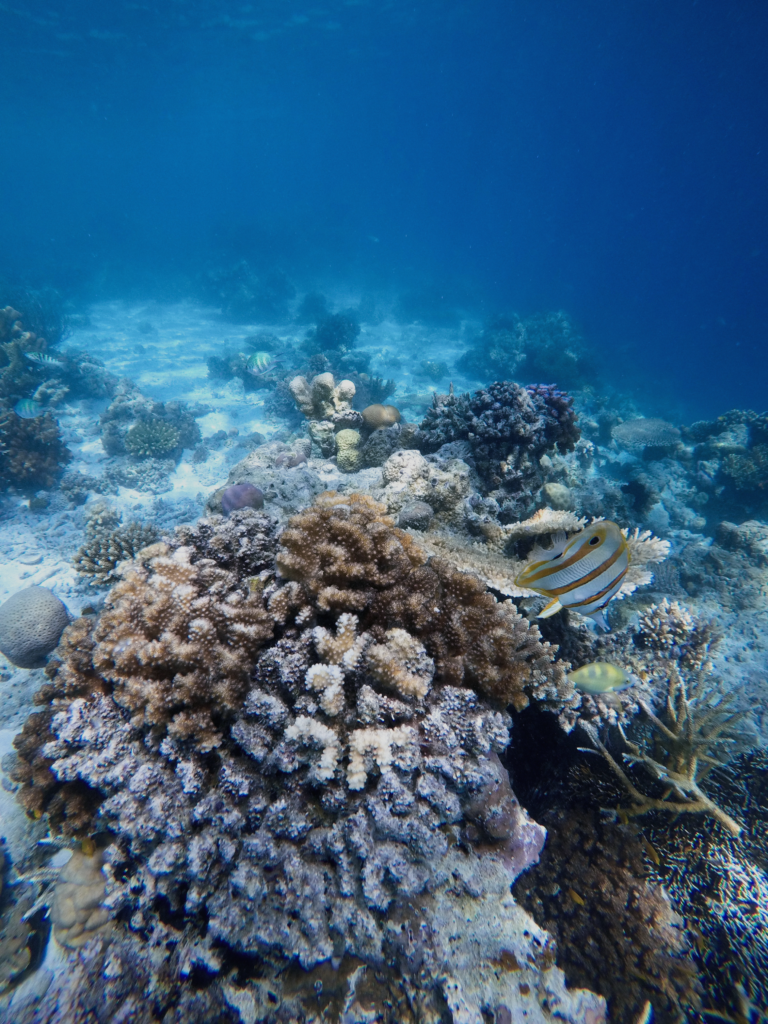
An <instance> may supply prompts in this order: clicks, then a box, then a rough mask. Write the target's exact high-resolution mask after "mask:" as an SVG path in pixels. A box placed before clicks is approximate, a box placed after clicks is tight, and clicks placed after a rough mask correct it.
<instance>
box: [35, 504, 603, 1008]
mask: <svg viewBox="0 0 768 1024" xmlns="http://www.w3.org/2000/svg"><path fill="white" fill-rule="evenodd" d="M275 547H276V541H275V529H274V524H273V523H272V522H271V521H270V520H269V519H268V518H267V517H266V516H265V515H264V514H263V513H259V512H255V511H252V510H241V511H236V512H233V513H232V514H231V515H230V516H229V517H228V518H226V519H224V518H222V517H213V518H212V519H209V520H206V519H203V520H201V521H200V522H199V523H198V524H197V525H196V526H195V527H184V528H179V529H178V530H177V533H176V536H175V537H174V538H171V539H169V541H168V542H167V543H165V544H163V545H156V548H155V552H154V553H146V552H145V555H144V563H143V564H138V563H134V564H133V565H131V566H129V567H128V568H127V569H126V570H125V572H124V576H123V580H122V581H121V582H120V583H119V584H118V585H117V586H116V587H115V588H114V589H113V591H112V592H111V594H110V595H109V597H108V600H107V606H106V610H105V611H104V612H102V614H101V615H100V617H99V618H98V619H97V620H96V622H95V623H94V622H90V623H87V622H85V621H84V620H78V621H77V622H76V623H74V624H73V626H71V627H70V628H69V630H68V631H67V632H66V633H65V635H64V638H63V640H62V644H61V645H60V647H59V651H58V655H57V662H56V665H55V666H53V667H51V669H50V670H49V675H50V677H51V682H50V684H49V686H48V687H47V688H45V689H44V691H43V692H42V693H41V694H40V695H39V697H38V702H39V703H40V704H41V705H43V706H44V708H45V710H44V711H43V712H42V713H41V714H42V716H43V721H44V725H45V728H44V729H43V728H41V721H40V719H39V718H38V719H36V720H35V721H33V722H31V723H27V727H25V731H24V733H23V734H22V737H20V739H19V740H18V741H17V744H16V746H17V750H18V753H19V768H18V770H17V776H18V778H19V781H21V782H22V783H23V785H22V789H21V796H22V799H23V800H24V802H25V805H26V806H27V807H28V808H32V807H37V808H38V809H40V810H45V811H47V812H48V813H49V814H50V815H51V823H52V826H54V827H64V828H65V830H70V831H72V830H76V829H78V828H79V829H84V830H86V831H94V830H100V831H102V830H105V831H108V832H110V833H111V836H112V840H113V841H112V845H111V846H110V847H109V848H108V849H107V850H106V851H105V858H106V861H107V864H108V869H107V873H108V878H107V890H106V891H107V895H106V899H105V901H104V904H103V905H104V907H105V908H106V911H107V912H108V913H109V914H110V915H115V914H119V915H120V917H121V918H122V919H123V920H125V921H127V922H129V926H130V928H131V929H132V930H134V931H135V932H137V933H138V934H140V935H143V936H145V937H148V938H147V941H148V942H149V943H153V942H155V941H159V938H160V937H161V936H163V935H164V929H165V925H164V924H163V921H162V920H161V916H162V917H166V918H167V915H168V914H170V915H171V917H172V918H173V920H174V922H175V934H176V942H175V944H174V945H175V947H176V953H175V954H174V956H177V957H178V958H179V960H180V962H182V963H184V962H186V963H187V964H188V965H189V966H188V968H187V974H189V973H190V972H191V971H192V969H193V965H194V964H195V963H197V964H199V965H200V967H201V968H203V967H204V969H205V971H206V972H207V974H208V975H209V976H210V977H211V978H212V979H215V983H213V984H209V985H208V986H207V989H208V992H209V998H210V999H211V1000H213V1001H214V1002H213V1003H212V1004H211V1005H215V1000H216V999H217V998H218V994H220V993H222V992H223V993H224V994H225V997H226V999H227V1001H230V1000H235V999H236V1000H237V1001H238V1005H251V1006H253V1007H254V1010H253V1012H252V1014H251V1016H250V1018H249V1019H253V1020H258V1019H270V1018H269V1017H268V1016H267V1015H266V1013H264V1014H262V1015H261V1016H260V1015H259V1013H260V1011H259V1010H257V1009H256V1007H257V1006H258V1005H259V1003H258V1002H257V1000H258V999H259V998H260V995H259V993H260V992H261V991H262V990H261V989H260V984H261V982H260V981H259V980H258V979H259V977H261V978H262V979H264V978H276V977H277V975H282V976H283V979H284V980H283V982H282V983H281V984H284V983H285V971H286V968H287V967H288V966H289V965H290V963H291V962H292V961H297V962H298V963H299V964H301V965H302V967H303V968H304V969H305V970H307V971H313V970H317V971H319V970H322V965H323V963H324V962H326V961H328V960H330V959H331V958H334V959H333V962H334V963H339V962H340V961H341V962H343V961H344V958H345V957H346V958H357V963H358V964H360V966H361V967H362V966H363V965H366V964H367V965H370V967H371V968H372V969H375V970H376V971H377V972H378V973H377V976H378V975H382V976H383V977H384V978H389V979H390V980H389V981H388V982H387V984H389V985H391V986H392V987H393V988H394V989H398V987H402V986H405V988H404V990H401V994H400V995H399V996H398V999H397V1006H398V1007H399V1006H400V1005H401V1002H402V995H403V993H404V992H407V993H409V996H408V1000H409V1002H410V1005H411V1006H412V1007H414V1006H417V1007H419V1009H418V1010H412V1011H409V1015H404V1014H403V1013H402V1012H401V1011H399V1010H398V1011H396V1010H392V1011H391V1012H390V1011H388V1010H386V1009H385V1004H384V1005H381V1006H380V1008H379V1012H380V1015H381V1019H382V1020H387V1021H391V1022H392V1024H394V1022H395V1021H396V1020H399V1021H410V1020H414V1021H415V1020H416V1019H425V1018H426V1019H430V1018H431V1019H435V1020H437V1019H440V1015H441V1014H443V1015H444V1014H445V1006H446V1005H447V1006H448V1007H449V1013H450V1019H451V1020H453V1021H455V1022H459V1021H461V1020H474V1019H477V1020H480V1019H482V1014H483V1013H485V1014H486V1015H487V1014H496V1015H497V1016H498V1014H499V1013H501V1008H504V1009H505V1012H507V1013H508V1014H512V1013H515V1014H519V1013H522V1012H525V1013H526V1016H527V1017H528V1018H529V1019H532V1020H535V1021H542V1022H543V1021H549V1020H552V1019H554V1017H556V1018H557V1019H561V1020H566V1021H573V1022H574V1024H576V1022H579V1024H580V1022H585V1024H586V1021H588V1020H591V1021H601V1020H602V1019H603V1018H604V1004H603V1002H602V1001H601V1000H600V999H599V998H597V997H594V996H592V995H591V994H590V993H586V992H581V991H572V990H571V991H568V990H566V988H565V985H564V979H563V976H562V973H561V972H560V971H559V970H558V969H557V968H556V967H555V966H554V957H553V955H552V952H551V950H550V949H549V947H548V938H547V936H546V934H545V933H544V932H542V931H541V930H540V929H538V928H537V927H536V926H535V925H534V924H533V922H532V921H531V920H530V918H528V917H527V916H526V915H525V914H524V913H523V912H522V911H520V909H519V908H517V907H516V906H515V904H514V901H513V900H512V898H511V896H510V893H509V884H510V880H511V879H513V878H514V877H515V876H516V875H517V874H518V873H519V871H520V870H522V869H524V868H525V867H526V866H528V865H529V864H530V863H531V862H532V861H534V860H535V859H536V857H537V856H538V854H539V852H540V850H541V845H542V841H543V831H542V830H541V829H540V828H539V827H538V826H536V825H535V824H534V823H533V822H531V821H530V819H529V818H528V817H527V815H526V814H525V812H524V811H523V810H522V808H521V807H520V806H519V804H518V803H517V801H516V800H515V798H514V794H513V793H512V791H511V788H510V785H509V780H508V778H507V775H506V772H505V771H504V769H503V768H502V766H501V764H500V762H499V760H498V756H497V755H498V754H499V753H501V752H503V751H504V749H505V748H506V746H507V744H508V742H509V726H510V719H509V717H508V715H507V714H506V712H505V711H504V710H503V707H504V704H505V703H506V702H507V701H508V700H512V701H513V702H514V703H515V704H516V705H517V706H524V704H526V703H527V702H528V700H529V699H530V697H532V696H536V697H539V698H540V699H548V700H550V701H555V702H556V701H558V700H560V701H562V700H563V695H562V693H561V692H560V691H561V690H563V689H564V685H565V684H564V673H563V671H562V666H559V665H558V664H556V663H553V654H554V651H553V650H551V649H550V648H549V647H548V646H547V645H545V644H542V643H541V642H540V640H539V638H538V632H537V631H536V629H535V628H531V627H529V626H528V624H527V623H526V622H525V620H523V619H521V617H520V616H518V615H517V614H516V613H515V611H514V609H513V608H512V607H511V606H510V605H508V604H504V605H500V604H497V602H496V601H495V600H494V599H493V598H492V597H491V596H490V595H488V594H487V593H486V592H485V589H484V587H483V586H482V584H480V583H479V581H477V580H476V579H475V578H473V577H470V576H466V575H463V574H460V573H457V572H456V571H455V570H454V569H452V567H450V566H449V565H447V564H442V563H439V562H436V561H435V560H433V561H432V563H430V564H429V565H427V564H425V561H426V559H425V556H424V555H423V554H422V553H421V552H420V551H419V550H418V549H417V548H416V547H415V545H414V544H413V542H412V541H411V540H410V538H409V537H408V536H407V535H406V534H404V533H402V532H401V531H399V530H397V529H396V528H395V527H394V525H393V524H392V521H391V520H390V519H389V518H388V517H386V516H385V515H384V510H383V509H382V507H381V506H379V505H377V504H376V503H375V502H373V501H372V500H371V499H370V498H366V497H364V496H361V495H352V496H349V497H347V498H343V497H341V496H338V495H333V494H329V495H325V496H323V497H322V498H321V499H320V500H319V501H318V502H317V503H316V504H315V505H314V506H313V507H312V508H310V509H308V510H307V511H305V512H304V513H301V514H299V515H298V516H295V517H294V518H293V519H292V520H291V522H290V523H289V526H288V528H287V529H286V530H284V531H283V533H282V535H281V538H280V548H279V550H278V552H277V557H276V559H275ZM275 567H276V568H277V569H278V572H279V574H278V575H276V574H275ZM472 685H476V686H477V687H478V688H480V689H481V690H483V691H484V692H485V693H486V694H488V697H489V698H490V699H486V698H485V697H483V696H481V695H479V694H478V693H477V692H475V690H474V689H472V688H470V687H471V686H472ZM46 772H47V779H46V778H45V773H46ZM73 786H81V787H83V788H84V790H85V793H86V795H90V799H91V803H90V809H91V815H92V817H91V818H90V819H88V818H86V817H85V815H84V814H83V815H81V817H80V818H79V819H78V820H77V821H75V818H74V816H70V817H67V816H66V794H65V791H66V789H67V787H73ZM163 907H165V908H166V910H164V911H163V910H161V908H163ZM159 911H160V913H159ZM468 922H471V927H468ZM153 937H154V938H153ZM116 941H117V942H118V947H117V948H120V947H119V944H120V943H121V942H122V941H124V940H122V939H120V937H119V936H118V938H117V939H116ZM94 948H95V947H93V946H92V945H89V946H88V947H87V950H93V949H94ZM152 948H154V947H152ZM233 953H234V954H246V955H247V956H248V957H251V958H253V957H255V956H258V958H259V962H260V963H261V964H262V966H261V967H260V969H259V971H258V972H255V976H254V978H253V981H252V982H251V981H250V980H249V977H248V975H249V970H248V968H247V965H246V962H245V961H243V962H242V971H241V977H240V980H239V984H238V991H239V995H238V994H237V993H236V992H235V990H234V989H232V987H231V986H232V981H231V980H228V976H229V972H230V971H231V970H232V969H233V968H236V964H237V961H236V960H234V961H233V959H232V954H233ZM93 955H94V954H93V953H92V952H91V953H86V954H85V959H81V961H80V962H81V964H85V963H86V962H87V961H88V957H90V956H93ZM504 957H506V958H507V960H506V961H505V960H504ZM150 958H151V949H150V948H146V954H145V964H144V966H145V968H146V962H147V961H148V960H149V959H150ZM361 961H362V964H361ZM497 961H499V962H502V963H507V961H508V963H509V965H510V966H509V967H505V968H504V969H503V970H499V967H498V963H497ZM353 962H354V961H353ZM139 976H142V977H143V976H144V974H140V975H139ZM219 976H220V978H219ZM270 984H271V982H270ZM140 987H141V986H140ZM182 987H183V985H182ZM79 991H81V987H80V989H79ZM184 991H185V992H186V993H187V995H188V989H185V990H184ZM314 995H315V998H316V996H317V989H316V988H315V992H314ZM358 996H359V997H360V998H362V995H360V994H358V993H357V990H356V988H355V987H354V985H353V986H352V988H351V997H354V998H358ZM354 998H351V1000H350V1005H351V1004H352V1002H354ZM243 1000H244V1001H245V1002H243ZM289 1005H290V1002H289ZM411 1013H413V1016H411V1015H410V1014H411ZM188 1019H194V1018H193V1017H190V1018H188ZM446 1019H449V1018H446ZM510 1019H511V1018H510Z"/></svg>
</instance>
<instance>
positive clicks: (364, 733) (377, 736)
mask: <svg viewBox="0 0 768 1024" xmlns="http://www.w3.org/2000/svg"><path fill="white" fill-rule="evenodd" d="M415 737H416V734H415V731H414V730H413V729H411V728H410V727H409V726H406V725H402V726H398V728H396V729H356V730H355V731H354V732H353V733H351V735H350V737H349V764H348V765H347V785H348V786H349V788H350V789H354V790H357V789H363V787H364V786H365V780H366V778H367V777H368V771H369V769H368V767H367V766H366V754H372V755H373V761H374V762H375V764H376V765H378V767H379V769H380V771H382V772H385V771H387V769H389V768H391V766H392V759H393V756H394V755H393V753H392V748H393V747H408V746H411V745H413V744H414V743H415Z"/></svg>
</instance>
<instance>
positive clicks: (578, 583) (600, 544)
mask: <svg viewBox="0 0 768 1024" xmlns="http://www.w3.org/2000/svg"><path fill="white" fill-rule="evenodd" d="M533 558H534V561H532V562H530V563H529V564H528V565H527V566H526V567H525V568H524V569H523V571H522V572H521V573H520V575H519V576H518V577H517V579H516V580H515V583H516V584H517V585H518V586H519V587H525V588H526V589H527V590H534V591H536V593H537V594H542V595H543V596H544V597H548V598H550V602H549V604H548V605H547V606H546V607H545V608H544V609H543V610H542V611H541V612H539V614H538V616H537V617H538V618H540V619H546V618H549V616H550V615H554V614H555V613H556V612H559V611H560V609H561V608H573V609H574V610H575V611H577V612H581V614H582V615H590V616H591V617H592V618H593V619H594V620H595V622H597V623H598V625H599V626H601V627H602V628H603V629H608V628H609V627H608V622H607V620H606V618H605V608H606V606H607V604H608V602H609V601H610V600H611V599H612V598H614V597H616V595H617V594H618V592H619V590H621V584H622V582H623V581H624V577H625V576H626V574H627V570H628V569H629V547H628V546H627V540H626V537H625V536H624V534H623V533H622V532H621V530H620V529H619V527H618V526H617V525H616V523H612V522H610V520H605V521H603V522H600V523H593V524H592V525H591V526H588V527H587V528H586V529H585V530H582V531H581V532H580V533H577V534H576V535H575V536H573V537H571V538H570V539H569V538H568V537H566V536H565V534H560V535H559V536H558V537H556V538H555V543H554V547H552V548H551V549H550V550H548V551H544V550H542V549H541V548H537V549H536V550H535V551H534V553H533Z"/></svg>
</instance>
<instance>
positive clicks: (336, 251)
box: [0, 0, 768, 418]
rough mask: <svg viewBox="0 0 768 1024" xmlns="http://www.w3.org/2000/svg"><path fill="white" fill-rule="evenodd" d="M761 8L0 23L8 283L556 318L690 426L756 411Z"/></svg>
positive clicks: (1, 252) (1, 244)
mask: <svg viewBox="0 0 768 1024" xmlns="http://www.w3.org/2000/svg"><path fill="white" fill-rule="evenodd" d="M766 42H768V9H767V8H766V6H765V5H764V4H762V3H760V2H754V0H741V2H739V3H738V4H724V3H722V2H718V0H707V2H698V3H697V2H682V0H673V2H671V3H663V4H662V3H648V2H647V0H642V2H628V0H625V2H622V3H618V4H617V3H615V2H603V0H598V2H587V0H584V2H579V3H566V2H551V0H531V2H528V0H516V2H515V3H509V2H484V0H474V2H471V3H455V2H450V0H440V2H434V3H433V2H424V0H421V2H416V3H413V2H412V3H405V2H397V0H395V2H391V3H358V2H344V3H339V2H336V0H330V2H322V3H318V4H310V3H304V4H301V3H285V2H276V0H275V2H259V3H251V4H248V3H226V2H214V0H207V2H194V3H175V2H163V3H144V4H141V3H114V4H104V3H95V2H68V3H66V4H64V3H60V2H59V3H48V2H42V0H17V2H16V3H14V4H4V5H2V7H1V8H0V54H1V56H2V68H3V72H2V83H3V84H2V90H1V92H0V124H1V125H2V137H3V140H4V141H3V154H4V155H3V159H2V161H0V210H1V211H2V214H1V216H0V273H2V274H3V275H4V276H6V277H10V278H14V279H19V278H20V279H23V280H25V281H26V282H27V283H31V284H34V285H40V284H48V285H54V286H57V287H59V288H60V289H61V290H62V291H63V293H64V294H66V295H68V296H70V297H79V298H80V299H81V300H83V301H85V300H92V299H103V298H113V297H128V296H131V295H138V296H140V297H142V298H143V297H147V296H149V295H154V296H160V297H163V296H167V297H173V298H176V297H187V296H189V295H190V293H192V294H193V293H194V290H195V280H196V274H197V273H198V272H199V269H200V267H201V266H204V265H208V264H210V263H212V262H214V263H215V262H216V261H217V260H218V261H222V260H223V261H226V260H229V261H230V262H231V261H232V260H236V259H239V258H247V259H248V260H249V261H250V262H251V263H252V265H254V266H256V267H258V268H260V269H262V270H270V269H274V268H278V269H279V270H280V271H281V272H283V273H285V274H286V275H287V276H288V278H289V279H290V280H291V281H292V282H293V283H294V285H295V286H296V287H297V288H298V289H299V291H301V290H303V289H306V288H308V287H313V286H318V285H319V286H321V287H339V286H344V287H347V286H348V287H352V288H355V287H358V288H368V289H373V290H376V291H379V292H382V291H386V290H389V291H391V292H392V293H398V292H402V291H406V290H410V291H411V292H413V291H414V290H416V291H418V292H419V293H420V296H421V298H420V299H419V302H420V303H421V305H420V307H419V312H420V313H421V315H422V316H427V317H428V316H429V315H433V316H434V318H435V320H436V321H439V320H440V319H441V317H445V316H449V315H450V314H451V312H452V311H453V310H455V309H456V308H459V309H462V310H467V309H470V310H472V311H473V312H474V313H476V314H478V315H480V316H482V315H483V314H484V313H490V312H494V311H503V310H509V309H514V310H515V311H517V312H519V313H521V314H523V315H525V314H526V313H530V312H534V311H537V310H548V309H561V308H562V309H565V310H567V311H568V312H569V314H570V315H571V316H573V317H574V318H575V319H576V320H577V321H578V323H579V324H580V326H581V329H582V331H583V333H584V335H585V337H586V338H587V339H588V340H589V341H590V343H591V344H592V345H594V346H595V347H596V348H597V349H598V350H599V353H600V363H601V365H602V368H603V371H604V373H605V374H606V376H607V378H608V379H609V380H611V381H612V382H613V383H614V384H616V385H617V386H618V387H619V388H624V389H626V390H627V392H628V393H632V394H634V395H635V396H638V395H639V396H640V398H641V399H645V400H646V401H647V402H656V403H657V404H658V405H659V407H660V408H661V409H662V410H664V409H665V408H667V409H668V411H669V414H670V415H672V414H673V413H674V412H678V413H679V415H680V416H681V417H687V418H695V417H696V416H705V415H706V416H712V415H717V414H718V413H720V412H723V411H725V410H726V409H728V408H731V407H734V406H738V407H742V408H743V407H750V406H751V407H755V408H758V409H761V408H763V407H764V406H765V404H766V403H765V383H766V355H765V336H766V329H767V328H768V310H767V309H766V296H768V289H767V288H766V261H767V259H768V249H767V248H766V237H765V236H766V226H767V221H768V207H767V202H768V201H767V198H766V197H767V196H768V191H767V190H766V156H767V154H768V139H766V133H767V132H768V110H766V107H767V106H768V89H767V88H766V86H767V85H768V82H767V81H766V79H767V78H768V64H767V63H766V61H765V53H766Z"/></svg>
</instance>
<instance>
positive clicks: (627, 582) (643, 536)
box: [616, 527, 671, 600]
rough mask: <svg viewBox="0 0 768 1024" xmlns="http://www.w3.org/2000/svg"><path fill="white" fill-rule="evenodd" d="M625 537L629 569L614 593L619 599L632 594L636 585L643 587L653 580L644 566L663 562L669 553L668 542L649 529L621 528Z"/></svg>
mask: <svg viewBox="0 0 768 1024" xmlns="http://www.w3.org/2000/svg"><path fill="white" fill-rule="evenodd" d="M621 532H622V533H623V534H624V536H625V537H626V538H627V547H628V548H629V569H628V570H627V575H626V576H625V577H624V582H623V583H622V584H621V589H620V590H619V592H618V594H617V595H616V597H617V598H619V600H621V598H623V597H627V595H629V594H633V593H634V592H635V591H636V590H637V588H638V587H645V586H647V585H648V584H649V583H652V582H653V573H652V572H651V571H650V570H649V569H647V568H646V566H647V565H649V564H653V563H654V562H663V561H664V559H665V558H666V557H667V555H669V551H670V547H671V545H670V543H669V541H668V540H661V539H660V538H659V537H654V536H653V534H652V533H651V531H650V530H642V531H641V530H639V529H638V528H637V527H635V529H634V530H622V531H621Z"/></svg>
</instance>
